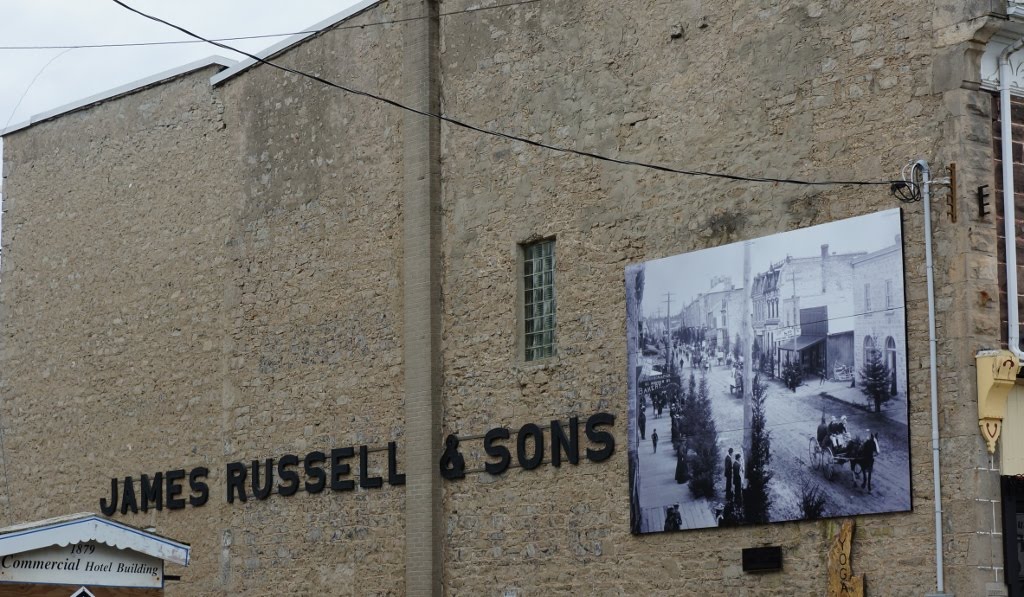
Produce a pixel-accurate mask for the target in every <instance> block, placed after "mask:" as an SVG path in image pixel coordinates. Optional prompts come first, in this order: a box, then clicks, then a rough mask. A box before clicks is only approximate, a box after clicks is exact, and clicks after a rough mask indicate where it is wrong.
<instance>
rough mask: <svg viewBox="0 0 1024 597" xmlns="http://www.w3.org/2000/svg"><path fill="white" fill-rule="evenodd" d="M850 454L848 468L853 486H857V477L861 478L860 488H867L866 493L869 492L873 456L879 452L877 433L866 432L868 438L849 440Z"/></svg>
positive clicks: (873, 461)
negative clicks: (851, 475) (851, 474)
mask: <svg viewBox="0 0 1024 597" xmlns="http://www.w3.org/2000/svg"><path fill="white" fill-rule="evenodd" d="M848 453H849V454H850V470H851V471H853V486H854V487H856V486H857V478H858V477H861V474H862V473H863V478H862V479H861V482H860V488H861V489H865V488H867V490H868V493H870V492H871V474H872V472H874V469H875V456H878V455H879V454H881V447H880V445H879V443H878V434H877V433H871V432H870V431H869V432H868V438H867V439H866V440H863V441H862V440H861V439H860V438H856V439H854V440H851V441H850V447H849V452H848Z"/></svg>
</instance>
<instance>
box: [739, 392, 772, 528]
mask: <svg viewBox="0 0 1024 597" xmlns="http://www.w3.org/2000/svg"><path fill="white" fill-rule="evenodd" d="M750 392H751V410H752V411H753V416H752V418H751V434H750V435H751V437H750V456H749V457H748V458H747V488H746V490H745V494H744V496H745V500H744V510H743V516H744V521H745V522H748V523H763V522H768V521H769V518H768V516H769V510H771V506H772V497H771V493H770V492H769V488H768V484H769V483H771V480H772V477H773V476H774V473H773V472H772V471H771V470H770V469H769V466H770V465H771V462H772V452H771V450H772V434H771V431H769V430H768V428H767V427H766V425H765V423H766V421H765V412H764V402H765V399H766V398H767V397H768V386H767V384H765V383H764V382H763V381H761V375H760V374H757V375H754V384H753V386H752V387H751V388H750Z"/></svg>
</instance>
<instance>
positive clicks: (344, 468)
mask: <svg viewBox="0 0 1024 597" xmlns="http://www.w3.org/2000/svg"><path fill="white" fill-rule="evenodd" d="M354 454H355V450H353V449H352V447H351V446H348V447H345V448H334V449H332V450H331V490H333V491H351V490H353V489H355V488H356V482H355V481H353V480H352V479H345V480H342V479H341V478H342V477H344V476H345V475H347V474H348V473H349V470H350V467H349V465H348V464H345V463H343V462H342V460H344V459H345V458H352V456H353V455H354Z"/></svg>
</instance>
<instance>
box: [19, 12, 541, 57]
mask: <svg viewBox="0 0 1024 597" xmlns="http://www.w3.org/2000/svg"><path fill="white" fill-rule="evenodd" d="M542 1H543V0H519V1H518V2H507V3H505V4H495V5H494V6H478V7H476V8H466V9H463V10H453V11H451V12H442V13H440V14H438V15H437V16H438V17H450V16H454V15H461V14H468V13H474V12H481V11H484V10H495V9H498V8H508V7H510V6H520V5H523V4H536V3H537V2H542ZM428 18H430V17H407V18H404V19H394V20H391V21H375V22H373V23H364V24H362V25H338V26H328V27H325V28H323V29H310V30H308V31H295V32H293V33H266V34H263V35H241V36H238V37H215V38H211V41H244V40H248V39H267V38H271V37H289V36H292V35H311V34H317V33H323V32H325V31H337V30H341V29H366V28H367V27H376V26H380V25H395V24H399V23H407V22H409V21H419V20H422V19H428ZM202 43H208V42H207V41H206V40H202V39H182V40H173V41H170V40H169V41H142V42H125V43H108V44H74V45H64V46H0V50H65V49H68V50H80V49H88V48H134V47H138V46H171V45H180V44H202Z"/></svg>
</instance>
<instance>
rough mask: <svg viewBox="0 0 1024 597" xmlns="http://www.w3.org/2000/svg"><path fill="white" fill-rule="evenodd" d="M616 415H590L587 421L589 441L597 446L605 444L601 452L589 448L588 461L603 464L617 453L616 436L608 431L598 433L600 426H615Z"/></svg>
mask: <svg viewBox="0 0 1024 597" xmlns="http://www.w3.org/2000/svg"><path fill="white" fill-rule="evenodd" d="M614 424H615V415H613V414H611V413H597V414H594V415H590V418H589V419H587V439H589V440H590V441H591V442H592V443H595V444H604V447H603V448H601V449H600V450H591V449H590V448H587V460H589V461H591V462H601V461H602V460H608V459H609V458H611V457H612V454H614V453H615V436H613V435H612V434H611V433H609V432H607V431H598V430H597V427H598V426H599V425H614Z"/></svg>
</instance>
